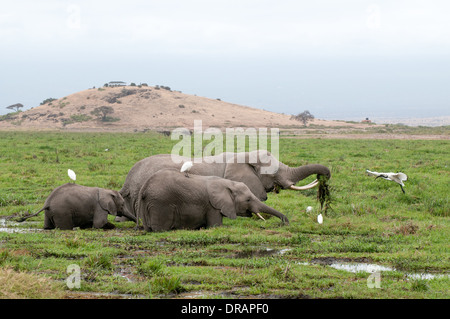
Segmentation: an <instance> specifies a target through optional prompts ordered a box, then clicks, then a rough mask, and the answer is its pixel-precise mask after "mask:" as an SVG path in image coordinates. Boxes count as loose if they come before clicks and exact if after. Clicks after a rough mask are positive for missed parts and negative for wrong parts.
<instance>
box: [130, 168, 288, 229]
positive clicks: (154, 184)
mask: <svg viewBox="0 0 450 319" xmlns="http://www.w3.org/2000/svg"><path fill="white" fill-rule="evenodd" d="M137 207H138V218H139V219H141V220H142V222H143V225H144V229H145V230H146V231H165V230H171V229H199V228H202V227H206V228H208V227H214V226H221V225H222V218H223V217H228V218H231V219H235V218H236V217H237V216H245V217H249V216H251V215H252V213H255V214H258V213H260V212H261V213H266V214H270V215H273V216H276V217H278V218H280V219H281V221H282V222H283V223H285V224H288V223H289V221H288V219H287V217H286V216H285V215H283V214H282V213H280V212H278V211H277V210H275V209H273V208H272V207H269V206H267V205H266V204H264V203H262V202H261V201H260V200H259V199H258V198H256V196H255V195H253V193H252V192H251V191H250V189H249V188H248V187H247V186H246V185H245V184H244V183H241V182H235V181H231V180H229V179H224V178H221V177H217V176H200V175H192V174H190V175H189V176H187V175H185V174H184V173H181V172H180V171H179V170H178V169H177V170H174V169H163V170H160V171H158V172H156V173H155V174H153V175H152V176H150V178H148V179H147V181H146V182H145V183H144V185H143V186H142V187H141V190H140V191H139V194H138V199H137Z"/></svg>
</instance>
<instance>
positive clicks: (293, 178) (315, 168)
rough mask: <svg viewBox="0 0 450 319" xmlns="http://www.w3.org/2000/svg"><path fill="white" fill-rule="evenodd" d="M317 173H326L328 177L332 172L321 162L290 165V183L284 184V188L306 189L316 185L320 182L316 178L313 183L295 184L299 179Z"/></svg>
mask: <svg viewBox="0 0 450 319" xmlns="http://www.w3.org/2000/svg"><path fill="white" fill-rule="evenodd" d="M313 174H317V175H324V176H326V177H327V178H330V176H331V172H330V169H329V168H328V167H326V166H323V165H320V164H308V165H303V166H299V167H289V168H288V182H287V184H289V185H287V184H286V185H283V188H290V189H294V190H305V189H309V188H312V187H314V186H316V185H317V184H318V183H319V182H318V180H317V179H316V180H315V181H313V182H312V183H310V184H308V185H306V186H301V187H298V186H294V185H295V184H296V183H297V182H298V181H301V180H303V179H305V178H306V177H308V176H310V175H313Z"/></svg>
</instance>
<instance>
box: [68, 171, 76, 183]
mask: <svg viewBox="0 0 450 319" xmlns="http://www.w3.org/2000/svg"><path fill="white" fill-rule="evenodd" d="M67 175H69V177H70V179H71V180H73V181H76V180H77V175H76V174H75V172H74V171H72V170H71V169H70V168H69V169H68V170H67Z"/></svg>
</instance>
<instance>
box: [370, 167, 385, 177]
mask: <svg viewBox="0 0 450 319" xmlns="http://www.w3.org/2000/svg"><path fill="white" fill-rule="evenodd" d="M366 172H367V174H369V175H372V176H380V175H382V174H383V173H378V172H372V171H369V170H368V169H366Z"/></svg>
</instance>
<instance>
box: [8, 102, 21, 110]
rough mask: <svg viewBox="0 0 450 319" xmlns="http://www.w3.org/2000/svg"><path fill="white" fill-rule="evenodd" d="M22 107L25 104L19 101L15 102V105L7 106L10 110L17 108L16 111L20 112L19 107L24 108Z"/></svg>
mask: <svg viewBox="0 0 450 319" xmlns="http://www.w3.org/2000/svg"><path fill="white" fill-rule="evenodd" d="M22 107H23V104H21V103H17V104H13V105H10V106H7V107H6V108H7V109H8V110H14V109H15V110H16V112H19V109H20V108H22Z"/></svg>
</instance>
